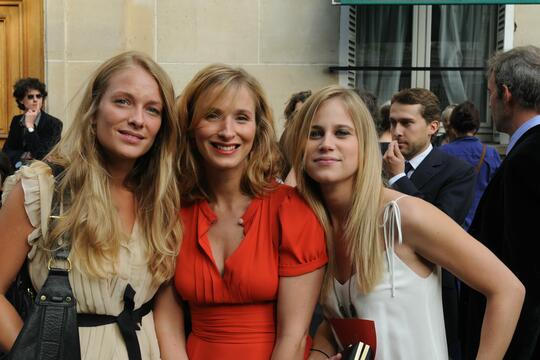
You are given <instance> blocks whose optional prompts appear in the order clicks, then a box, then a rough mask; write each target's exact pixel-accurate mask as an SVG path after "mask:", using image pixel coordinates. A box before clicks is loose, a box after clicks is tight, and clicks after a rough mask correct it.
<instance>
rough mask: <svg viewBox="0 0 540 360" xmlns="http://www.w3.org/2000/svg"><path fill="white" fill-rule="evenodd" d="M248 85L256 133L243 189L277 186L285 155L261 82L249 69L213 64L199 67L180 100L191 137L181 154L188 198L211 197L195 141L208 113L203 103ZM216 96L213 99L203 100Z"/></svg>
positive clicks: (259, 192)
mask: <svg viewBox="0 0 540 360" xmlns="http://www.w3.org/2000/svg"><path fill="white" fill-rule="evenodd" d="M240 86H246V87H247V88H248V89H249V91H250V92H251V94H252V96H253V101H254V102H255V121H256V134H255V140H254V142H253V148H252V149H251V152H250V153H249V157H248V159H247V162H248V163H247V166H246V169H245V172H244V174H243V176H242V180H241V184H240V187H241V190H242V192H243V193H244V194H246V195H249V196H252V197H254V196H259V195H262V194H263V193H265V192H266V191H269V190H271V189H272V188H273V186H274V181H273V179H274V178H275V177H277V176H278V173H279V170H280V165H281V164H280V162H281V158H280V155H279V149H278V146H277V141H276V135H275V129H274V120H273V116H272V111H271V109H270V106H269V105H268V101H267V100H266V96H265V94H264V91H263V90H262V87H261V85H260V84H259V82H258V81H257V80H256V79H255V78H254V77H253V76H251V75H250V74H248V73H247V72H246V71H245V70H243V69H241V68H233V67H230V66H228V65H222V64H214V65H209V66H207V67H205V68H204V69H202V70H201V71H199V72H198V73H197V74H196V75H195V77H194V78H193V79H192V80H191V81H190V82H189V83H188V84H187V86H186V87H185V88H184V91H183V92H182V94H181V96H180V99H179V100H178V102H177V110H178V116H179V119H180V126H181V131H182V133H183V134H187V137H188V140H187V141H185V142H184V143H183V147H182V151H181V155H180V162H179V164H180V169H181V173H182V179H181V181H180V184H181V189H182V196H183V198H184V199H186V200H187V201H190V202H191V201H197V200H202V199H206V200H211V198H212V196H213V194H211V193H210V189H209V188H208V186H207V184H206V181H205V174H204V166H203V164H202V158H201V156H200V154H199V150H198V149H197V146H196V144H195V139H194V135H193V132H194V129H195V127H196V126H197V122H198V121H199V120H200V119H201V118H202V117H203V116H205V115H206V113H207V112H208V109H207V108H203V103H205V104H207V106H211V105H212V103H213V102H214V101H215V100H216V99H217V98H218V97H220V96H222V95H223V94H224V93H226V92H227V91H237V89H238V88H239V87H240ZM208 96H212V98H210V101H202V99H203V98H204V97H208Z"/></svg>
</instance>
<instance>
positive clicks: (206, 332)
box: [175, 185, 327, 360]
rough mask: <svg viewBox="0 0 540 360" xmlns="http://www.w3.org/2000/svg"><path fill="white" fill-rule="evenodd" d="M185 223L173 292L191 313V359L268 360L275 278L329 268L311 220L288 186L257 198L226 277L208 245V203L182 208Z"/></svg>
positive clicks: (320, 232)
mask: <svg viewBox="0 0 540 360" xmlns="http://www.w3.org/2000/svg"><path fill="white" fill-rule="evenodd" d="M182 220H183V224H184V238H183V241H182V246H181V249H180V254H179V256H178V258H177V267H176V276H175V285H176V289H177V291H178V292H179V294H180V296H181V297H182V298H183V299H184V300H187V301H188V303H189V308H190V311H191V317H192V332H191V334H190V335H189V338H188V342H187V352H188V356H189V358H190V360H202V359H212V358H219V359H221V360H229V359H231V360H232V359H252V360H267V359H270V357H271V354H272V350H273V347H274V341H275V336H276V300H277V296H278V284H279V278H280V277H281V276H298V275H302V274H306V273H309V272H311V271H314V270H316V269H318V268H320V267H322V266H324V265H325V264H326V262H327V255H326V245H325V236H324V231H323V229H322V227H321V225H320V224H319V222H318V220H317V218H316V216H315V214H314V213H313V212H312V211H311V209H310V208H309V206H308V205H307V204H306V203H305V202H304V201H303V200H302V198H301V197H300V196H299V195H298V193H297V192H296V190H295V189H293V188H291V187H289V186H285V185H279V186H278V187H277V189H276V190H275V191H273V192H271V193H269V194H268V195H266V196H263V197H259V198H254V199H253V200H252V201H251V203H250V205H249V206H248V208H247V210H246V212H245V214H244V215H243V216H242V220H243V226H244V238H243V239H242V241H241V243H240V245H239V246H238V248H237V249H236V250H235V251H234V252H233V253H232V254H231V256H230V257H229V258H227V259H226V261H225V265H224V270H223V274H221V273H220V272H219V270H218V268H217V266H216V265H215V262H214V258H213V255H212V249H211V248H210V242H209V240H208V230H209V229H210V227H211V226H212V224H213V223H214V222H215V221H216V215H215V214H214V213H213V211H212V209H211V208H210V206H209V204H208V202H206V201H200V202H197V203H195V204H192V205H191V206H188V207H185V208H184V209H183V210H182Z"/></svg>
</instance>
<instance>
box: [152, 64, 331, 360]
mask: <svg viewBox="0 0 540 360" xmlns="http://www.w3.org/2000/svg"><path fill="white" fill-rule="evenodd" d="M178 110H179V117H180V123H181V127H182V131H183V133H184V134H187V140H186V141H185V143H184V144H182V146H181V156H180V157H181V158H180V167H181V174H182V179H181V184H180V185H181V189H182V191H183V198H184V204H187V205H185V207H184V208H183V209H182V212H181V217H182V221H183V224H184V229H185V232H184V237H183V240H182V244H181V247H180V253H179V255H178V258H177V265H176V275H175V279H174V281H173V282H172V283H171V284H169V286H166V287H164V288H163V289H162V290H161V291H160V294H159V296H158V299H157V301H156V306H155V319H156V330H157V333H158V339H159V345H160V351H161V356H162V358H163V359H173V358H174V359H186V358H189V359H192V360H193V359H195V360H197V359H204V360H206V359H212V358H219V359H225V360H226V359H256V360H257V359H260V360H267V359H302V358H303V356H304V354H305V349H306V342H307V333H308V326H309V322H310V319H311V315H312V313H313V309H314V307H315V303H316V301H317V298H318V295H319V291H320V286H321V282H322V277H323V271H324V265H325V264H326V262H327V255H326V245H325V239H324V231H323V229H322V227H321V225H320V223H319V222H318V220H317V218H316V216H315V214H314V213H313V212H312V210H311V209H310V208H309V206H308V205H307V204H306V203H305V202H304V201H303V199H302V198H301V197H300V196H299V195H298V193H297V192H296V190H295V189H294V188H291V187H288V186H286V185H280V184H278V183H277V182H276V181H275V178H276V176H277V174H278V173H279V155H278V148H277V142H276V139H275V133H274V125H273V121H272V115H271V111H270V108H269V106H268V103H267V101H266V99H265V97H264V94H263V92H262V89H261V86H260V85H259V83H258V82H257V80H255V79H254V78H253V77H252V76H251V75H249V74H247V73H246V72H245V71H244V70H242V69H235V68H231V67H228V66H225V65H212V66H209V67H207V68H205V69H203V70H201V71H200V72H199V73H198V74H197V75H196V76H195V78H194V79H193V80H191V82H190V83H189V84H188V85H187V87H186V88H185V90H184V92H183V94H182V96H181V98H180V100H179V102H178ZM182 300H184V301H187V303H188V304H189V311H190V315H191V321H192V331H191V333H190V334H189V337H188V339H187V342H186V341H185V334H184V313H183V311H182V306H181V301H182Z"/></svg>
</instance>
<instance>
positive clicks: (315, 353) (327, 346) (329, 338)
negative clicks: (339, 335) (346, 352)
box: [308, 320, 341, 360]
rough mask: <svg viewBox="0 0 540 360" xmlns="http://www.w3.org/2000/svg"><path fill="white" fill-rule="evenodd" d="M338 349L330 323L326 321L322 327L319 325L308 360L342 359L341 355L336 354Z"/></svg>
mask: <svg viewBox="0 0 540 360" xmlns="http://www.w3.org/2000/svg"><path fill="white" fill-rule="evenodd" d="M336 348H337V347H336V344H335V341H334V334H332V330H331V329H330V324H329V323H328V321H326V320H324V321H323V322H322V323H321V325H319V328H318V329H317V333H316V334H315V337H314V338H313V345H312V346H311V349H312V350H311V351H310V353H309V357H308V360H324V359H332V360H337V359H341V355H340V354H336ZM313 349H316V350H313Z"/></svg>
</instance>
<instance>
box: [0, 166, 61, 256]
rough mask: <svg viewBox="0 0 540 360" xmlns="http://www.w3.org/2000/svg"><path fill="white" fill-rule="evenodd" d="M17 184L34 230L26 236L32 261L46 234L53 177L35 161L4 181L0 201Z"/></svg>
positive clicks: (44, 167)
mask: <svg viewBox="0 0 540 360" xmlns="http://www.w3.org/2000/svg"><path fill="white" fill-rule="evenodd" d="M19 182H20V183H21V184H22V188H23V192H24V209H25V210H26V215H27V216H28V220H29V221H30V224H32V227H33V228H34V230H32V232H31V233H30V235H28V244H29V245H30V246H31V247H32V249H31V250H30V252H29V253H28V258H29V259H32V258H33V257H34V255H35V251H36V249H35V245H36V243H37V242H38V241H39V239H41V238H43V236H44V234H46V233H47V226H48V217H49V212H50V207H51V201H52V193H53V189H54V177H53V175H52V171H51V168H50V167H49V166H48V165H47V164H45V163H43V162H41V161H35V162H33V163H32V164H31V165H30V166H25V167H22V168H21V169H20V170H18V171H17V172H16V173H15V174H13V175H12V176H10V177H8V178H7V179H6V181H5V183H4V192H3V194H2V201H5V200H6V199H7V197H8V196H9V194H10V193H11V191H12V190H13V188H14V187H15V186H16V185H17V184H18V183H19ZM42 204H43V206H42Z"/></svg>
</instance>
